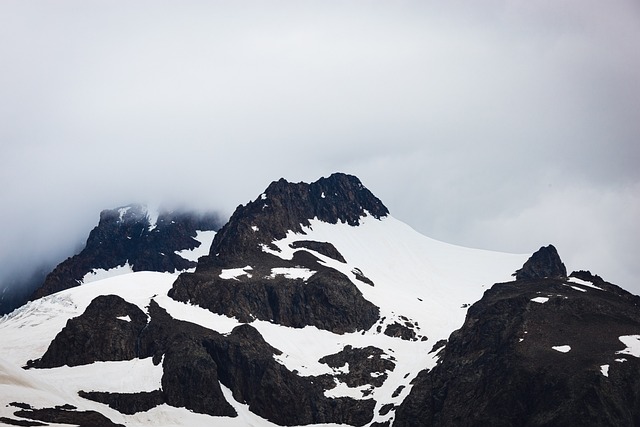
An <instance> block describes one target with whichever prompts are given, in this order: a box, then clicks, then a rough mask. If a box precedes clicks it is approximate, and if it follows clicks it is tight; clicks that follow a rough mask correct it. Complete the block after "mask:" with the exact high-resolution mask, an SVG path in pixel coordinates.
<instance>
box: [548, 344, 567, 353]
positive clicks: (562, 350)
mask: <svg viewBox="0 0 640 427" xmlns="http://www.w3.org/2000/svg"><path fill="white" fill-rule="evenodd" d="M551 348H552V349H554V350H555V351H559V352H560V353H569V352H570V351H571V346H570V345H556V346H554V347H551Z"/></svg>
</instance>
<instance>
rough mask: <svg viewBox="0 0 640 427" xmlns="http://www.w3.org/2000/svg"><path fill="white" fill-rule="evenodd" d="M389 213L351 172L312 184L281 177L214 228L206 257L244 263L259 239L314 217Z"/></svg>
mask: <svg viewBox="0 0 640 427" xmlns="http://www.w3.org/2000/svg"><path fill="white" fill-rule="evenodd" d="M323 195H324V197H323ZM388 214H389V211H388V209H387V208H386V207H385V206H384V205H383V204H382V202H381V201H380V200H379V199H378V198H377V197H375V196H374V195H373V194H372V193H371V192H370V191H369V190H368V189H367V188H365V187H364V186H363V185H362V183H361V182H360V180H359V179H358V178H356V177H355V176H351V175H346V174H342V173H335V174H333V175H331V176H330V177H328V178H321V179H319V180H318V181H316V182H314V183H311V184H307V183H304V182H300V183H297V184H294V183H290V182H288V181H286V180H285V179H280V180H279V181H276V182H272V183H271V185H269V187H268V188H267V189H266V190H265V192H264V193H263V195H261V196H259V197H258V198H257V199H256V200H254V201H252V202H249V203H248V204H247V205H245V206H238V208H237V209H236V210H235V212H234V213H233V215H232V216H231V218H230V219H229V222H228V223H227V224H226V225H225V226H224V227H222V228H221V229H220V231H219V232H218V233H216V237H215V238H214V241H213V244H212V246H211V251H210V253H209V255H210V259H209V262H211V263H213V264H215V265H218V266H229V265H235V266H237V265H246V263H244V264H243V262H244V260H245V259H246V257H247V256H249V257H251V254H253V253H254V252H256V251H258V252H260V251H261V249H260V244H269V243H270V242H273V241H274V240H279V239H283V238H284V237H285V236H286V234H287V232H288V231H294V232H296V233H302V232H303V229H302V228H303V227H306V226H309V225H310V222H309V220H311V219H314V218H317V219H319V220H320V221H324V222H328V223H331V224H337V223H338V222H341V223H347V224H349V225H352V226H355V225H359V224H360V219H361V218H362V217H364V216H366V215H371V216H373V217H374V218H378V219H379V218H382V217H385V216H387V215H388ZM230 263H232V264H230ZM203 267H206V262H205V263H201V264H199V265H198V268H199V269H200V268H203Z"/></svg>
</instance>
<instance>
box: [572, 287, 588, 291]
mask: <svg viewBox="0 0 640 427" xmlns="http://www.w3.org/2000/svg"><path fill="white" fill-rule="evenodd" d="M571 289H575V290H576V291H580V292H587V290H586V289H582V288H579V287H577V286H571Z"/></svg>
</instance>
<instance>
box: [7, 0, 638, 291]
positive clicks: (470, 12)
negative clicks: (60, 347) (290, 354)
mask: <svg viewBox="0 0 640 427" xmlns="http://www.w3.org/2000/svg"><path fill="white" fill-rule="evenodd" d="M0 9H1V11H2V13H0V55H1V56H2V58H3V67H2V69H0V91H1V96H0V117H1V118H0V138H1V140H0V178H1V182H2V184H3V185H2V188H1V189H0V197H1V200H2V201H3V209H2V210H1V213H0V224H2V225H1V226H0V233H1V234H0V268H1V270H0V280H2V277H3V275H6V274H8V273H7V272H9V271H11V270H15V269H16V268H24V269H27V268H29V264H30V263H31V262H33V261H32V259H35V258H43V257H44V258H46V257H59V256H63V254H68V253H69V251H70V250H72V248H74V247H75V246H76V245H77V244H78V242H79V241H82V240H83V239H84V238H86V233H87V232H88V231H89V230H90V228H91V227H92V226H93V225H94V224H95V222H96V221H97V216H98V212H99V211H100V210H101V209H103V208H109V207H115V206H118V205H122V204H126V203H130V202H132V201H164V202H167V201H168V202H170V203H174V204H189V205H191V206H194V207H196V208H198V209H218V210H222V211H223V212H224V213H225V214H229V213H231V211H232V210H233V209H234V208H235V206H236V205H238V204H240V203H245V202H246V201H248V200H249V199H252V198H254V197H256V195H257V194H259V193H260V192H261V191H262V189H263V188H264V187H266V185H267V184H268V183H269V182H270V181H271V180H274V179H278V178H280V177H285V178H287V179H289V180H291V181H299V180H305V181H313V180H315V179H317V178H318V177H320V176H323V175H324V176H326V175H328V174H330V173H331V172H334V171H338V170H339V171H344V172H349V173H353V174H356V175H358V176H359V177H360V178H361V179H362V180H363V181H364V183H365V184H366V185H367V186H368V187H369V188H370V189H371V190H372V191H373V192H374V193H375V194H376V195H378V196H379V197H380V198H381V199H382V200H383V201H384V202H385V204H387V206H388V207H389V208H390V210H391V211H392V213H393V214H394V215H395V216H397V217H398V218H400V219H402V220H404V221H405V222H407V223H409V224H410V225H412V226H413V227H414V228H416V229H417V230H419V231H421V232H422V233H424V234H427V235H429V236H432V237H435V238H438V239H441V240H445V241H449V242H452V243H458V244H464V245H468V246H472V247H481V248H488V249H493V250H503V251H514V252H525V253H526V252H532V251H534V250H535V249H537V248H538V247H539V246H541V245H543V244H547V243H554V244H556V246H557V247H558V249H559V250H560V253H561V256H563V258H565V261H566V262H567V264H568V268H569V269H579V268H589V269H591V270H592V271H593V272H595V273H598V274H600V275H602V276H603V277H604V278H605V279H608V280H611V281H614V282H617V283H619V284H621V285H622V286H624V287H626V288H628V289H631V290H633V291H634V292H636V293H640V285H638V284H637V281H636V280H635V277H637V275H638V274H639V273H640V270H639V269H638V267H637V265H636V264H637V263H636V262H635V260H634V259H632V258H633V254H637V252H638V238H639V237H640V231H639V230H638V226H637V225H636V223H637V220H636V218H637V217H638V215H637V213H638V210H639V209H640V192H639V191H638V190H639V185H640V184H639V183H640V169H639V168H638V167H637V165H638V164H639V163H640V144H638V142H637V141H638V138H639V137H640V120H639V119H640V117H639V116H638V111H640V83H638V79H637V76H636V75H635V74H636V73H637V70H638V69H640V50H638V49H637V40H640V11H639V7H638V5H637V4H636V3H635V2H633V1H631V0H629V1H624V0H621V1H616V2H614V3H607V4H604V3H602V2H596V1H587V2H583V1H580V2H578V1H571V0H566V1H561V2H559V3H558V2H535V3H530V4H523V3H518V2H508V1H497V0H496V1H489V2H482V4H475V3H471V2H469V3H466V2H452V3H449V4H448V5H442V4H438V3H435V2H417V1H416V2H413V1H407V2H393V3H389V2H382V1H373V2H368V3H366V4H363V3H359V2H293V1H291V2H289V1H284V2H277V3H269V4H267V3H264V2H248V3H242V5H240V4H239V3H228V2H204V3H203V2H197V1H189V2H181V3H180V4H177V3H176V4H174V3H169V2H167V3H165V2H146V1H142V2H135V3H133V4H131V3H126V4H124V3H123V4H117V5H116V4H113V3H110V2H90V3H87V2H81V1H64V2H56V4H55V5H53V4H47V3H25V2H21V1H7V2H3V3H2V5H0ZM25 260H28V261H25Z"/></svg>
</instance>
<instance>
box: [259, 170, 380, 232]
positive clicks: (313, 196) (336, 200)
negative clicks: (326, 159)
mask: <svg viewBox="0 0 640 427" xmlns="http://www.w3.org/2000/svg"><path fill="white" fill-rule="evenodd" d="M260 201H262V202H264V204H266V205H267V206H269V204H271V205H273V204H277V205H282V206H295V207H296V208H297V210H299V213H300V214H302V215H301V216H302V218H300V219H302V220H306V219H311V218H314V217H317V218H318V219H320V220H322V221H325V222H330V223H332V224H335V223H337V222H338V221H340V222H346V223H348V224H349V225H358V224H359V223H360V218H362V217H363V216H366V215H367V212H368V213H369V214H371V215H372V216H373V217H375V218H377V219H380V218H381V217H384V216H387V215H388V214H389V210H388V209H387V208H386V207H385V206H384V205H383V204H382V202H381V201H380V200H379V199H378V198H377V197H375V196H374V195H373V194H372V193H371V192H370V191H369V190H368V189H367V188H366V187H365V186H364V185H362V182H360V180H359V179H358V178H357V177H355V176H353V175H347V174H344V173H334V174H332V175H331V176H329V177H328V178H320V179H319V180H318V181H316V182H313V183H311V184H307V183H304V182H299V183H291V182H288V181H287V180H286V179H284V178H281V179H280V180H278V181H274V182H272V183H271V184H270V185H269V187H267V189H266V191H265V192H264V193H263V194H262V195H261V196H260V197H259V199H258V200H256V202H260ZM311 215H313V216H311Z"/></svg>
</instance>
